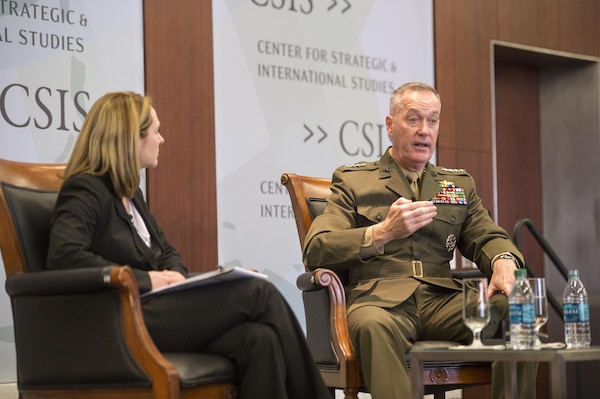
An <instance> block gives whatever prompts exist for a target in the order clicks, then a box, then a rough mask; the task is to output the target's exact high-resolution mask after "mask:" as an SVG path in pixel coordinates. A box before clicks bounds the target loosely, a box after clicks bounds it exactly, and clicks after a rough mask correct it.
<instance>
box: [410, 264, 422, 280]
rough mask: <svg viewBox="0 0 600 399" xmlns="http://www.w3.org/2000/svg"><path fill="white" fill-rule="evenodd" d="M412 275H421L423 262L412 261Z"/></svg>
mask: <svg viewBox="0 0 600 399" xmlns="http://www.w3.org/2000/svg"><path fill="white" fill-rule="evenodd" d="M412 271H413V277H423V262H421V261H420V260H413V261H412Z"/></svg>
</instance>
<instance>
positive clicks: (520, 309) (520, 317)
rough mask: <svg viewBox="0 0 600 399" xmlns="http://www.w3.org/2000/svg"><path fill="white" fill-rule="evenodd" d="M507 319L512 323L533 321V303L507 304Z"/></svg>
mask: <svg viewBox="0 0 600 399" xmlns="http://www.w3.org/2000/svg"><path fill="white" fill-rule="evenodd" d="M508 311H509V320H510V322H511V323H512V324H515V323H517V324H520V323H535V306H534V305H533V303H513V304H510V305H509V308H508Z"/></svg>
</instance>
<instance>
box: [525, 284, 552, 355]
mask: <svg viewBox="0 0 600 399" xmlns="http://www.w3.org/2000/svg"><path fill="white" fill-rule="evenodd" d="M527 282H529V285H530V286H531V292H532V293H533V300H534V304H535V336H536V339H535V344H534V348H535V349H540V348H541V347H542V341H540V328H542V326H543V325H544V324H546V322H547V321H548V300H547V298H546V279H545V278H543V277H535V278H528V279H527Z"/></svg>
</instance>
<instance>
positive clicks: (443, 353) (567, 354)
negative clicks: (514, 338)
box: [410, 346, 600, 362]
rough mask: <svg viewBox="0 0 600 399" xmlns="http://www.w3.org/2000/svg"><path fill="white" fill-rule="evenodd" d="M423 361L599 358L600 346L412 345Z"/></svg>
mask: <svg viewBox="0 0 600 399" xmlns="http://www.w3.org/2000/svg"><path fill="white" fill-rule="evenodd" d="M410 354H411V356H415V357H416V358H418V359H419V360H421V361H423V362H428V361H438V360H468V361H469V360H472V361H485V360H489V361H492V360H497V361H538V362H549V361H552V360H553V359H554V358H556V357H560V358H562V359H564V360H565V361H566V362H570V361H585V360H600V346H592V347H590V348H588V349H566V348H562V349H557V348H543V349H539V350H512V349H503V350H494V349H448V347H439V348H435V347H434V348H427V347H424V348H419V347H414V348H413V350H412V351H411V352H410Z"/></svg>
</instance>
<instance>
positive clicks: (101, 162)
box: [64, 91, 152, 198]
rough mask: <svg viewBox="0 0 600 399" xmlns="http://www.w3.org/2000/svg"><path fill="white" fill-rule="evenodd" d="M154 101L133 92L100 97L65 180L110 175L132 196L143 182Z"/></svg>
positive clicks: (117, 186) (124, 194)
mask: <svg viewBox="0 0 600 399" xmlns="http://www.w3.org/2000/svg"><path fill="white" fill-rule="evenodd" d="M151 110H152V101H151V99H150V98H149V97H147V96H142V95H140V94H137V93H133V92H126V91H123V92H113V93H107V94H105V95H104V96H102V97H100V98H99V99H98V100H97V101H96V102H95V103H94V105H92V108H91V109H90V111H89V112H88V114H87V116H86V118H85V121H84V122H83V125H82V127H81V131H80V132H79V136H78V137H77V141H76V142H75V146H74V147H73V152H72V153H71V157H70V159H69V162H68V163H67V166H66V168H65V174H64V179H65V181H66V180H67V179H69V178H70V177H73V176H75V175H78V174H81V173H87V174H92V175H97V176H108V177H109V178H110V180H111V181H112V184H113V186H114V188H115V191H116V193H117V195H119V196H121V197H127V198H131V197H133V194H134V193H135V191H136V190H137V188H138V186H139V184H140V157H139V146H140V137H145V136H146V135H147V134H148V128H149V127H150V124H151V123H152V117H151V113H150V112H151Z"/></svg>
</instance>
